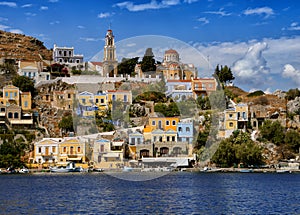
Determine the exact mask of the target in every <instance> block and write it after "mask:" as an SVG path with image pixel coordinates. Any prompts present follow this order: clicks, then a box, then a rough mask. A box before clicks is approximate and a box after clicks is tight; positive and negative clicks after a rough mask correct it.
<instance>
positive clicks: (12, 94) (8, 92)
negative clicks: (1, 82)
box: [1, 84, 20, 106]
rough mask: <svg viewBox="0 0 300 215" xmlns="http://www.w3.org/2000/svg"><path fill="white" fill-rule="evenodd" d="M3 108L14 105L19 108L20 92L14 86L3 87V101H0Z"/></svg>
mask: <svg viewBox="0 0 300 215" xmlns="http://www.w3.org/2000/svg"><path fill="white" fill-rule="evenodd" d="M1 102H2V103H3V104H4V105H5V106H8V105H9V104H15V105H18V106H20V90H19V88H18V87H15V86H14V85H11V84H10V85H7V86H5V87H3V99H2V101H1Z"/></svg>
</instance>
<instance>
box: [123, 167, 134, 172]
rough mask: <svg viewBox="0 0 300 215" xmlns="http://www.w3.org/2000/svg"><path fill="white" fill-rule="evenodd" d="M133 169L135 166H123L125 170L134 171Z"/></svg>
mask: <svg viewBox="0 0 300 215" xmlns="http://www.w3.org/2000/svg"><path fill="white" fill-rule="evenodd" d="M132 171H133V168H132V167H130V166H124V167H123V172H132Z"/></svg>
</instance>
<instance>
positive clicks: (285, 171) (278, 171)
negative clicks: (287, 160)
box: [276, 169, 292, 173]
mask: <svg viewBox="0 0 300 215" xmlns="http://www.w3.org/2000/svg"><path fill="white" fill-rule="evenodd" d="M276 172H277V173H292V171H291V170H288V169H277V170H276Z"/></svg>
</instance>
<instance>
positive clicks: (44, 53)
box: [0, 30, 52, 61]
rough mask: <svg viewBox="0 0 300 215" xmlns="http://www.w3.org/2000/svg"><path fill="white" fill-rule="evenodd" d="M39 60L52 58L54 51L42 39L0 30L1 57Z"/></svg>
mask: <svg viewBox="0 0 300 215" xmlns="http://www.w3.org/2000/svg"><path fill="white" fill-rule="evenodd" d="M1 57H4V58H6V59H16V60H31V61H39V60H41V58H42V59H44V60H51V58H52V51H51V50H48V49H47V48H46V47H45V46H44V43H43V42H41V41H40V40H38V39H36V38H34V37H31V36H25V35H23V34H15V33H10V32H6V31H1V30H0V58H1Z"/></svg>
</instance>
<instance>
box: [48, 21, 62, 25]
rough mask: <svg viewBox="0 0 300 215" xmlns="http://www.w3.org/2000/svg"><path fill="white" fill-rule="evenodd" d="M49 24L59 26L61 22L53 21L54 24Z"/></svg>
mask: <svg viewBox="0 0 300 215" xmlns="http://www.w3.org/2000/svg"><path fill="white" fill-rule="evenodd" d="M49 24H50V25H58V24H60V21H53V22H50V23H49Z"/></svg>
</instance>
